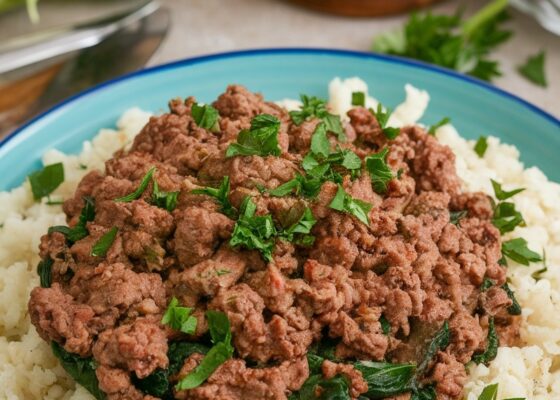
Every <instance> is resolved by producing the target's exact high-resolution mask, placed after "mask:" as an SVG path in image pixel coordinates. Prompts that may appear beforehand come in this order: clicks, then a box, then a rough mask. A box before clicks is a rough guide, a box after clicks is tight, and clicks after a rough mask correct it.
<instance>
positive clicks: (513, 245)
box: [502, 238, 542, 266]
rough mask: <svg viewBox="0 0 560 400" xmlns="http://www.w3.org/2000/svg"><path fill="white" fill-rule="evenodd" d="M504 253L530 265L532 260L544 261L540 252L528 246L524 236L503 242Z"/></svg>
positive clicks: (516, 260)
mask: <svg viewBox="0 0 560 400" xmlns="http://www.w3.org/2000/svg"><path fill="white" fill-rule="evenodd" d="M502 254H503V255H504V256H505V257H508V258H510V259H512V260H513V261H515V262H517V263H519V264H521V265H526V266H528V265H529V264H530V263H532V262H539V261H542V258H541V256H540V254H538V253H535V252H534V251H533V250H530V249H529V248H528V247H527V241H526V240H525V239H523V238H515V239H511V240H508V241H507V242H503V243H502Z"/></svg>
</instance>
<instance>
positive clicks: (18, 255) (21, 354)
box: [0, 78, 560, 400]
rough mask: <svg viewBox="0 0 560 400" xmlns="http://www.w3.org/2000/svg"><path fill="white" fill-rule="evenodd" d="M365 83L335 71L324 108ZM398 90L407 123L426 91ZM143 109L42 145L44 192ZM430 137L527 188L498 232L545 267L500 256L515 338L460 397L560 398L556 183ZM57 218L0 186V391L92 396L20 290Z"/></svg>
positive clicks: (486, 171) (468, 173)
mask: <svg viewBox="0 0 560 400" xmlns="http://www.w3.org/2000/svg"><path fill="white" fill-rule="evenodd" d="M367 89H368V88H367V85H366V83H365V82H363V81H362V80H360V79H358V78H349V79H346V80H344V81H342V80H340V79H339V78H336V79H334V80H333V81H332V82H331V83H330V86H329V94H330V100H329V101H330V106H331V108H332V111H333V112H335V113H339V114H341V115H342V116H344V115H345V114H346V112H347V111H348V110H349V109H350V107H351V95H352V92H355V91H363V92H365V93H367ZM405 91H406V100H405V101H404V102H403V103H402V104H401V105H399V106H398V107H397V108H396V109H395V111H394V112H393V114H392V115H391V119H390V121H389V124H390V125H392V126H403V125H407V124H412V123H415V122H416V121H418V120H419V119H420V118H421V117H422V115H423V113H424V111H425V109H426V107H427V106H428V102H429V95H428V93H427V92H425V91H422V90H418V89H416V88H414V87H413V86H411V85H406V86H405ZM280 104H281V105H283V106H285V107H286V108H289V109H293V108H297V106H298V105H299V103H298V102H297V101H293V100H284V101H282V102H280ZM366 106H368V107H376V106H377V100H375V99H374V98H373V97H370V96H367V99H366ZM149 116H150V114H149V113H147V112H144V111H141V110H139V109H130V110H128V111H126V112H125V113H124V115H123V116H122V117H121V119H120V120H119V121H118V123H117V129H116V130H113V129H103V130H101V131H100V132H99V133H98V135H97V136H96V137H95V138H94V139H93V140H92V141H86V142H85V143H84V144H83V148H82V152H81V154H80V155H77V156H76V155H66V154H63V153H61V152H59V151H57V150H49V151H48V152H47V153H45V155H44V157H43V163H44V164H45V165H47V164H52V163H56V162H62V163H64V170H65V181H64V183H63V184H62V185H61V186H60V187H59V188H58V189H57V190H56V191H55V192H54V195H53V199H54V198H61V199H66V198H68V197H71V196H72V194H73V192H74V189H75V187H76V186H77V184H78V182H79V181H80V179H81V178H82V177H83V176H84V175H85V174H86V173H87V172H88V171H90V170H92V169H103V168H104V161H105V160H106V159H109V158H110V157H111V156H112V154H113V153H114V152H115V151H117V150H119V149H121V148H122V147H125V146H127V144H129V143H131V141H132V139H133V137H134V136H135V134H136V133H137V132H138V131H139V130H140V129H141V128H142V126H143V125H144V124H145V123H146V122H147V120H148V118H149ZM436 136H437V138H438V140H439V141H440V142H441V143H444V144H446V145H448V146H449V147H451V149H453V151H454V153H455V155H456V162H455V165H456V168H457V173H458V175H459V176H460V177H461V178H462V180H463V184H464V189H466V190H469V191H483V192H485V193H488V194H490V195H493V190H492V186H491V183H490V179H494V180H496V181H498V182H501V183H502V184H503V186H504V189H505V190H511V189H513V188H518V187H523V188H526V190H525V191H523V192H521V193H520V194H518V195H516V196H515V197H514V198H513V200H512V201H513V202H514V203H515V204H516V207H517V209H518V210H520V211H521V212H522V214H523V216H524V218H525V221H526V222H527V226H525V227H517V228H516V229H515V231H514V232H511V233H509V234H506V236H505V239H506V240H507V239H509V238H510V237H523V238H525V239H526V240H527V241H528V242H529V247H530V248H531V249H534V250H535V251H537V252H541V251H545V253H546V263H547V267H548V271H547V272H545V273H544V274H542V275H541V277H542V279H540V280H538V281H536V280H535V279H533V278H532V277H531V274H532V273H533V272H535V271H537V270H539V269H541V268H543V266H544V265H543V263H533V264H531V266H530V267H525V266H522V265H518V264H516V263H515V262H513V261H511V260H510V261H509V270H508V276H509V278H510V279H511V284H510V287H511V288H512V289H513V290H514V291H515V293H516V297H517V299H518V301H519V303H520V304H521V306H522V308H523V314H522V318H523V322H522V325H521V340H522V342H523V343H524V346H523V347H511V348H508V347H501V348H499V351H498V356H497V357H496V359H495V360H494V361H493V362H492V363H491V364H490V366H489V367H486V366H484V365H482V364H481V365H478V366H476V365H474V366H472V367H471V368H470V370H469V382H468V383H467V384H466V386H465V398H466V399H467V400H476V399H477V398H478V395H479V394H480V393H481V391H482V389H483V388H484V387H485V386H486V385H488V384H490V383H499V393H498V398H499V399H504V398H510V397H525V398H526V399H527V400H529V399H534V400H545V399H560V318H558V317H557V316H558V315H560V201H559V200H560V185H559V184H557V183H554V182H550V181H549V180H548V179H547V178H546V176H545V175H544V174H543V173H542V172H541V171H540V170H539V169H538V168H536V167H532V168H527V169H525V168H524V166H523V163H522V162H520V161H519V151H518V150H517V149H516V148H515V147H514V146H511V145H508V144H503V143H500V140H499V139H498V138H495V137H489V138H488V149H487V151H486V153H485V155H484V157H483V158H479V157H478V155H477V154H476V153H475V152H474V150H473V147H474V141H470V140H465V139H463V138H462V137H461V136H459V134H458V132H457V131H456V130H455V128H454V127H453V126H452V125H445V126H443V127H441V128H439V129H438V130H437V131H436ZM63 224H65V216H64V214H63V212H62V209H61V207H60V206H50V205H47V204H45V202H44V201H43V202H42V203H35V202H34V201H33V196H32V193H31V189H30V186H29V183H28V182H25V183H24V184H23V185H22V186H20V187H18V188H16V189H13V190H12V191H10V192H0V399H9V400H15V399H46V400H49V399H52V400H54V399H57V400H58V399H72V400H86V399H87V400H91V399H93V397H92V396H91V395H90V394H89V393H88V392H87V391H86V390H85V389H83V388H82V387H80V386H79V385H77V384H75V383H74V381H73V380H72V379H71V378H70V377H69V376H68V375H67V374H66V372H65V371H64V370H63V369H62V367H61V366H60V365H59V363H58V361H57V360H56V358H55V357H54V356H53V355H52V353H51V349H50V348H49V346H48V344H47V343H45V342H44V341H43V340H42V339H41V338H40V337H39V336H38V335H37V332H36V331H35V328H34V327H33V326H32V325H31V324H30V321H29V316H28V314H27V301H28V298H29V292H30V290H31V289H32V288H33V287H34V286H37V285H38V281H39V278H38V276H37V273H36V265H37V263H38V262H39V256H38V254H37V253H38V252H37V248H38V246H39V242H40V237H41V236H42V235H43V233H44V232H46V231H47V229H48V227H49V226H52V225H63Z"/></svg>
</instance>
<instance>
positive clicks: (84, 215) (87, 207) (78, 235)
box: [48, 196, 95, 243]
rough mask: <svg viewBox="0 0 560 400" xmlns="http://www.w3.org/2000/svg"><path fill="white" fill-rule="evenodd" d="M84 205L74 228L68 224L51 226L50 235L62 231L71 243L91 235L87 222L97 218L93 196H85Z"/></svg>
mask: <svg viewBox="0 0 560 400" xmlns="http://www.w3.org/2000/svg"><path fill="white" fill-rule="evenodd" d="M84 203H85V204H84V207H83V208H82V212H81V213H80V217H79V219H78V223H77V224H76V225H74V227H73V228H70V227H68V226H60V225H57V226H51V227H50V228H49V230H48V233H49V235H50V234H51V233H54V232H59V233H62V234H63V235H64V236H66V240H68V241H69V242H70V243H75V242H77V241H78V240H81V239H83V238H85V237H86V236H87V235H89V232H88V230H87V223H88V222H90V221H93V219H94V218H95V206H94V200H93V198H91V197H87V196H86V197H84Z"/></svg>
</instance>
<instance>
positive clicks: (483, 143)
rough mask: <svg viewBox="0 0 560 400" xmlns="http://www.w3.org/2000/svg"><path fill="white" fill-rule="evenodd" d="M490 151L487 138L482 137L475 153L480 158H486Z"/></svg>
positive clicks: (476, 145) (475, 148)
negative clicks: (485, 155) (487, 152)
mask: <svg viewBox="0 0 560 400" xmlns="http://www.w3.org/2000/svg"><path fill="white" fill-rule="evenodd" d="M487 149H488V140H487V138H486V136H480V137H479V138H478V140H477V141H476V143H475V145H474V152H475V153H476V154H477V155H478V156H479V157H480V158H482V157H484V154H486V150H487Z"/></svg>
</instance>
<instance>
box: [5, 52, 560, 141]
mask: <svg viewBox="0 0 560 400" xmlns="http://www.w3.org/2000/svg"><path fill="white" fill-rule="evenodd" d="M261 54H263V55H267V54H307V55H309V54H318V55H321V54H326V55H342V56H351V57H355V58H366V59H376V60H382V61H386V62H390V63H394V64H403V65H408V66H413V67H417V68H420V69H424V70H429V71H433V72H436V73H440V74H443V75H447V76H449V77H452V78H454V79H458V80H461V81H465V82H468V83H471V84H474V85H476V86H479V87H482V88H483V89H485V90H488V91H490V92H493V93H495V94H498V95H500V96H502V97H505V98H509V99H510V100H513V101H515V102H517V103H519V104H520V105H521V106H523V107H525V108H526V109H528V110H530V111H532V112H534V113H536V114H538V115H540V116H541V117H543V118H545V119H547V120H549V121H550V122H552V123H553V124H555V125H557V126H558V127H559V128H560V119H559V118H556V117H555V116H554V115H552V114H551V113H549V112H547V111H545V110H543V109H542V108H540V107H538V106H536V105H534V104H533V103H531V102H529V101H527V100H525V99H523V98H521V97H519V96H517V95H515V94H513V93H510V92H508V91H506V90H504V89H501V88H498V87H497V86H494V85H492V84H490V83H487V82H485V81H482V80H480V79H477V78H474V77H471V76H468V75H464V74H461V73H459V72H456V71H454V70H451V69H448V68H443V67H439V66H436V65H433V64H428V63H425V62H422V61H417V60H412V59H409V58H404V57H398V56H392V55H385V54H379V53H372V52H364V51H356V50H345V49H334V48H315V47H278V48H258V49H247V50H237V51H229V52H221V53H213V54H208V55H202V56H197V57H190V58H185V59H181V60H177V61H172V62H169V63H164V64H160V65H156V66H154V67H149V68H144V69H141V70H138V71H134V72H131V73H128V74H124V75H121V76H118V77H116V78H114V79H111V80H108V81H105V82H103V83H100V84H98V85H95V86H92V87H91V88H88V89H86V90H83V91H81V92H79V93H77V94H75V95H73V96H71V97H68V98H67V99H64V100H62V101H61V102H59V103H57V104H55V105H54V106H52V107H51V108H49V109H48V110H46V111H44V112H42V113H40V114H38V115H37V116H35V117H33V118H32V119H30V120H29V121H27V122H26V123H24V124H23V125H21V126H20V127H18V128H17V129H16V130H14V131H13V132H12V133H10V134H9V135H8V136H6V137H5V138H3V139H2V140H0V149H1V148H2V147H4V146H5V145H6V144H8V143H9V142H10V141H12V140H13V139H14V138H15V137H16V136H17V135H19V134H20V133H21V132H23V131H24V130H25V129H26V128H27V127H29V126H30V125H32V124H34V123H35V122H37V121H38V120H40V119H42V118H43V117H45V116H47V115H48V114H50V113H52V112H54V111H56V110H58V109H59V108H61V107H63V106H66V105H68V104H71V103H73V102H75V101H77V100H79V99H80V98H82V97H85V96H87V95H89V94H91V93H93V92H96V91H99V90H101V89H104V88H106V87H108V86H111V85H113V84H115V83H118V82H121V81H124V80H128V79H132V78H134V77H137V76H141V75H148V74H151V73H155V72H160V71H164V70H168V69H174V68H177V67H184V66H187V65H193V64H201V63H205V62H209V61H215V60H220V59H226V58H236V57H244V56H254V55H261Z"/></svg>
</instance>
